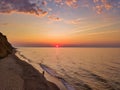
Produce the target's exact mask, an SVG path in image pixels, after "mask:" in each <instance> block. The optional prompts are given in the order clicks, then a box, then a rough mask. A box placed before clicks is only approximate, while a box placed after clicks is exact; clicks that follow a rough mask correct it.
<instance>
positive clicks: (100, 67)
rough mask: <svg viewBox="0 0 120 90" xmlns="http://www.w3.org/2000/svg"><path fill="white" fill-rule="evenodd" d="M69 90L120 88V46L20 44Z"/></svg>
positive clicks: (26, 54)
mask: <svg viewBox="0 0 120 90" xmlns="http://www.w3.org/2000/svg"><path fill="white" fill-rule="evenodd" d="M17 51H18V55H19V56H21V57H22V58H24V59H26V60H27V61H28V62H30V63H35V64H38V65H39V66H40V67H41V68H42V69H43V70H44V71H46V72H47V73H49V74H50V75H52V76H53V77H55V78H57V79H59V80H60V81H61V82H62V83H63V85H65V87H66V90H120V48H82V47H81V48H79V47H77V48H73V47H72V48H70V47H69V48H68V47H66V48H62V47H61V48H53V47H18V48H17Z"/></svg>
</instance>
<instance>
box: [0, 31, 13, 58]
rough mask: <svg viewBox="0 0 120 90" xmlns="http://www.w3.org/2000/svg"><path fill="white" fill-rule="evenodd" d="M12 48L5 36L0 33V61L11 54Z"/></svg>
mask: <svg viewBox="0 0 120 90" xmlns="http://www.w3.org/2000/svg"><path fill="white" fill-rule="evenodd" d="M12 50H13V47H12V45H11V44H10V43H9V42H8V40H7V38H6V36H4V35H3V34H2V33H1V32H0V59H1V58H4V57H6V56H7V55H8V54H10V53H12Z"/></svg>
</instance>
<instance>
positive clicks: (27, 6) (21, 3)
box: [0, 0, 48, 16]
mask: <svg viewBox="0 0 120 90" xmlns="http://www.w3.org/2000/svg"><path fill="white" fill-rule="evenodd" d="M42 4H44V5H45V4H46V3H45V2H44V3H43V2H42ZM11 12H24V13H29V14H34V15H37V16H45V15H47V14H48V12H47V11H44V10H42V9H41V8H40V6H39V5H38V1H37V0H1V1H0V13H11Z"/></svg>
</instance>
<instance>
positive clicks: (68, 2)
mask: <svg viewBox="0 0 120 90" xmlns="http://www.w3.org/2000/svg"><path fill="white" fill-rule="evenodd" d="M77 2H78V0H66V1H65V3H66V5H68V6H69V7H74V8H76V7H78V4H77Z"/></svg>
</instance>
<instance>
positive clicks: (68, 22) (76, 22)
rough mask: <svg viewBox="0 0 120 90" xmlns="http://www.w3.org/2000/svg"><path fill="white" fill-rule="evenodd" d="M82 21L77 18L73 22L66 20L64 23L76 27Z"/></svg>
mask: <svg viewBox="0 0 120 90" xmlns="http://www.w3.org/2000/svg"><path fill="white" fill-rule="evenodd" d="M81 20H82V19H80V18H78V19H75V20H66V21H64V22H65V23H66V24H74V25H77V24H80V22H81Z"/></svg>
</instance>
